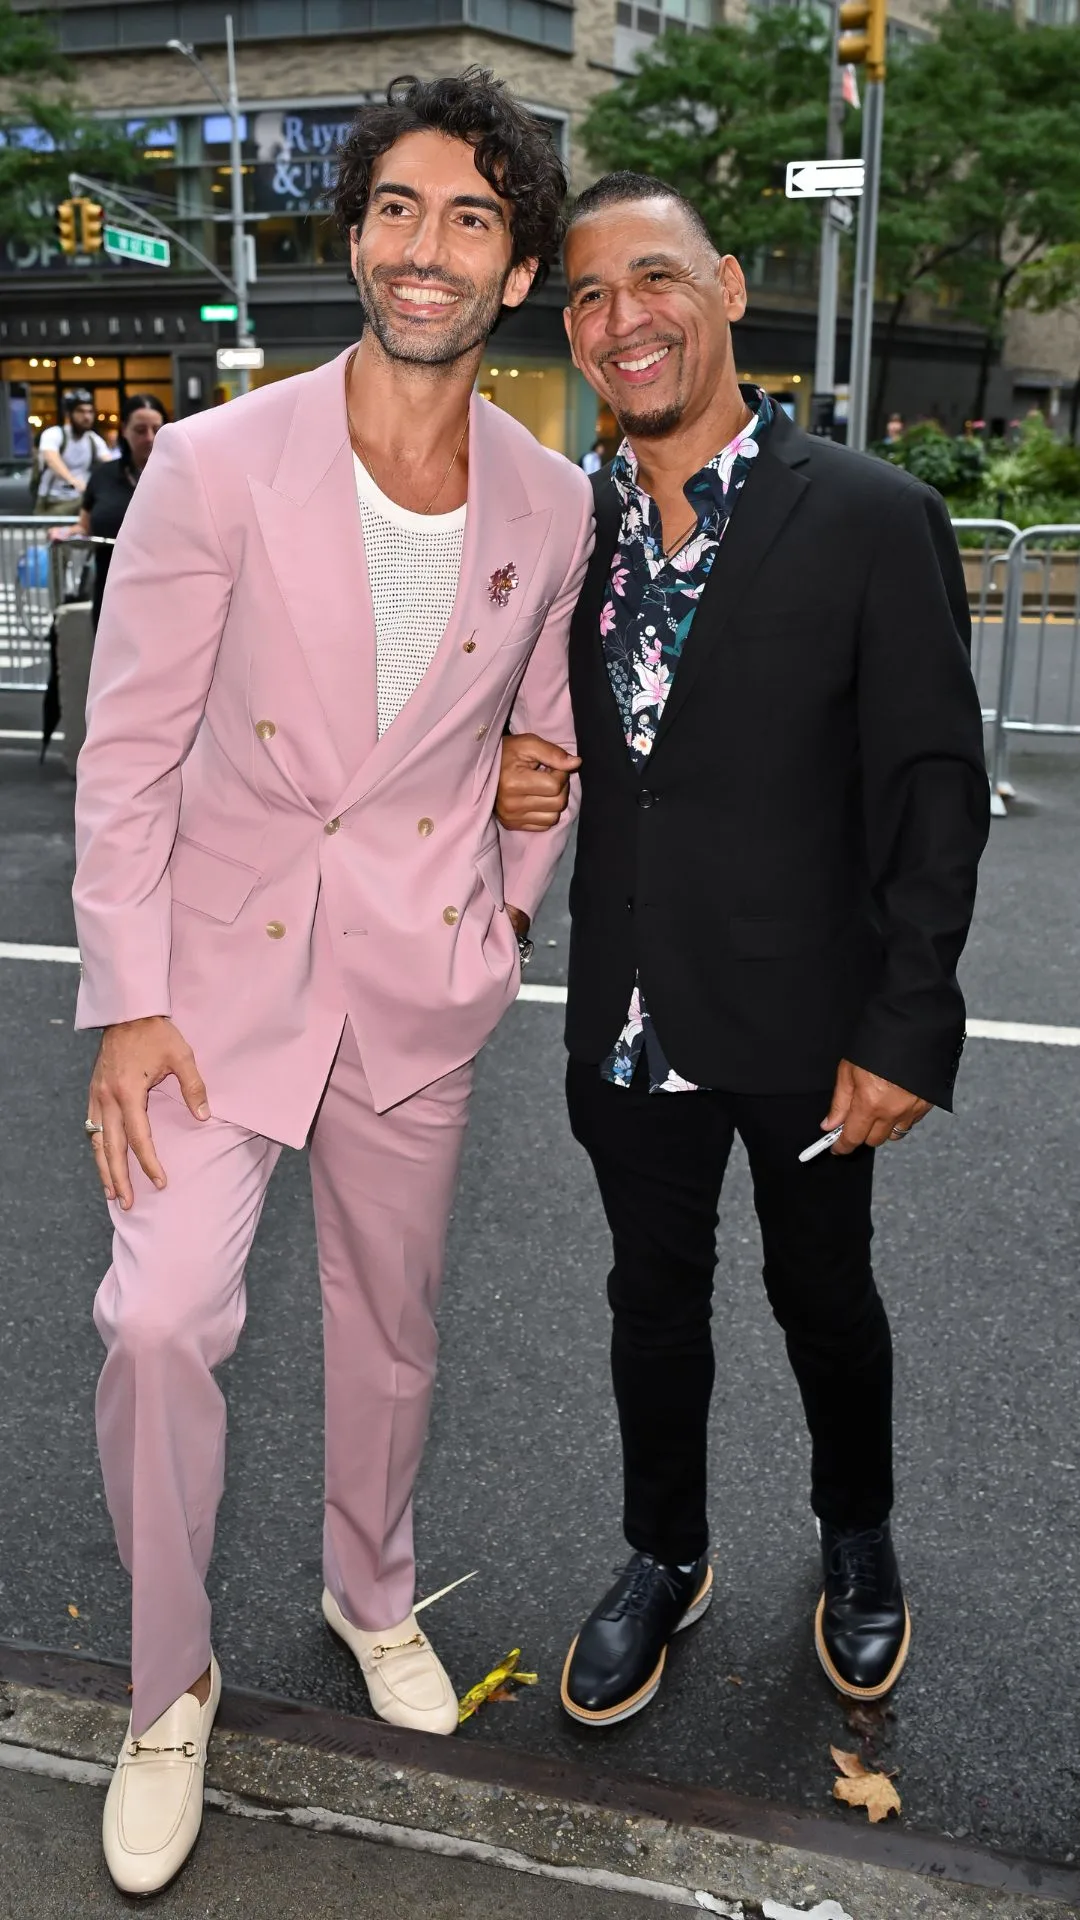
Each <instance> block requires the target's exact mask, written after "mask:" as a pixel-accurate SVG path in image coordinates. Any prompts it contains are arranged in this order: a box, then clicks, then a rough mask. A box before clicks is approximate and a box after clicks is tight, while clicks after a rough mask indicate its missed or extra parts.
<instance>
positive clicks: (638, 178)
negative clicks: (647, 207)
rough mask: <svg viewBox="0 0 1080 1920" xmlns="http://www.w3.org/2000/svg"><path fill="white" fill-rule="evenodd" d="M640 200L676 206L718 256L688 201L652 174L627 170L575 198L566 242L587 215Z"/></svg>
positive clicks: (597, 182)
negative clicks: (656, 201) (664, 202)
mask: <svg viewBox="0 0 1080 1920" xmlns="http://www.w3.org/2000/svg"><path fill="white" fill-rule="evenodd" d="M643 200H654V201H655V200H663V201H666V202H667V203H668V205H669V206H674V207H677V208H678V210H679V212H680V213H681V215H682V217H683V219H684V220H685V221H686V223H687V225H688V226H689V227H690V229H691V231H692V233H693V234H694V236H695V238H696V239H697V240H699V241H700V242H701V244H702V245H703V246H704V247H705V248H706V249H707V251H708V252H709V253H710V254H712V255H714V256H716V255H717V248H716V246H715V244H714V242H713V237H712V234H711V233H710V232H709V229H708V227H707V226H706V224H705V221H704V220H703V218H702V216H701V214H700V213H699V212H698V210H697V208H696V207H695V206H694V205H693V203H692V202H691V201H689V200H687V199H686V198H685V196H684V195H683V194H681V193H680V192H679V191H678V189H677V188H676V187H672V186H669V185H668V182H667V181H666V180H658V179H657V178H656V175H655V174H651V173H631V172H629V170H625V171H623V172H620V173H605V174H601V176H600V179H599V180H594V182H593V184H592V186H591V187H586V189H585V191H584V193H581V194H579V195H578V197H577V199H576V200H575V202H574V207H573V211H572V213H571V215H570V218H569V220H568V221H567V227H566V234H567V239H569V236H570V234H571V232H572V231H573V229H574V228H575V227H576V226H577V225H578V223H579V222H580V221H582V220H587V219H588V218H589V215H590V214H593V213H599V212H600V211H601V210H606V209H608V208H610V207H618V206H627V205H632V204H633V203H634V202H635V201H643Z"/></svg>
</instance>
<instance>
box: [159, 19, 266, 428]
mask: <svg viewBox="0 0 1080 1920" xmlns="http://www.w3.org/2000/svg"><path fill="white" fill-rule="evenodd" d="M165 44H166V46H167V47H168V48H169V49H170V50H171V52H173V53H179V54H182V55H183V57H184V59H185V60H188V61H190V62H191V65H192V66H193V67H194V68H195V70H196V72H197V73H199V74H201V76H202V78H203V80H204V81H205V83H206V85H207V87H209V89H210V92H211V93H212V94H213V96H214V99H215V100H216V101H217V102H218V105H219V106H221V107H224V109H225V112H226V113H227V115H228V117H229V171H230V173H231V175H232V179H231V183H230V184H231V188H232V196H231V204H232V279H233V290H234V292H235V294H236V344H237V346H238V347H247V346H250V345H251V342H250V340H249V338H248V271H247V264H248V262H247V234H246V232H245V228H244V174H243V167H242V164H241V158H240V96H239V93H238V91H237V85H236V43H235V40H234V38H233V19H232V14H231V13H227V14H226V16H225V51H226V59H227V63H228V65H227V70H228V97H227V98H226V96H225V94H223V93H222V91H221V88H220V87H219V86H218V84H217V81H216V80H215V79H214V76H213V74H212V73H210V72H209V71H208V70H207V68H206V67H205V66H204V65H203V63H202V61H201V60H200V58H199V56H198V54H197V53H196V51H195V48H194V47H193V46H192V44H191V41H190V40H167V41H166V43H165ZM237 379H238V384H239V387H240V392H241V393H247V391H248V387H249V384H250V381H249V376H248V371H247V368H246V367H241V368H240V369H239V371H238V375H237Z"/></svg>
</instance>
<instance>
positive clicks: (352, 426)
mask: <svg viewBox="0 0 1080 1920" xmlns="http://www.w3.org/2000/svg"><path fill="white" fill-rule="evenodd" d="M346 415H347V418H348V422H349V433H350V435H351V437H352V441H353V445H354V446H355V448H356V451H357V453H358V454H359V455H360V458H361V460H362V461H363V463H364V465H365V467H366V468H367V470H368V472H369V474H370V475H371V478H372V480H374V481H375V485H376V486H377V487H378V486H379V483H378V481H377V480H376V479H375V469H374V467H373V466H372V464H371V461H370V460H369V459H368V456H367V453H366V451H365V449H364V443H363V441H362V440H361V438H360V435H359V434H358V433H357V431H356V423H355V421H354V420H353V417H352V414H351V413H349V411H348V409H347V408H346ZM468 431H469V416H468V413H466V415H465V425H464V426H463V427H462V429H461V438H460V439H459V441H458V443H457V446H456V447H455V448H454V451H453V454H452V456H451V460H450V465H449V466H448V467H447V469H446V472H445V473H444V474H443V477H442V479H441V480H440V481H439V484H438V486H437V487H436V489H435V491H434V493H433V494H432V496H431V499H430V500H429V501H428V503H427V506H426V507H425V508H424V512H425V513H430V512H431V509H432V507H433V506H434V505H435V502H436V500H437V499H438V497H439V495H440V493H441V492H442V490H443V488H444V487H445V485H446V483H447V481H448V480H449V478H450V475H451V474H452V473H453V471H454V468H455V467H456V466H457V457H458V454H459V453H460V452H461V449H462V447H463V446H464V444H465V435H466V434H467V433H468ZM379 491H380V493H381V492H382V488H381V487H380V488H379Z"/></svg>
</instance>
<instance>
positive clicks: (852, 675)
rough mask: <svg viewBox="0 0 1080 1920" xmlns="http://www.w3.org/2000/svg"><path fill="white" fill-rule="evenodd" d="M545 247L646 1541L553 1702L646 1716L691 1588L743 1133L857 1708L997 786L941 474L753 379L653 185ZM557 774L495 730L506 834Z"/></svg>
mask: <svg viewBox="0 0 1080 1920" xmlns="http://www.w3.org/2000/svg"><path fill="white" fill-rule="evenodd" d="M566 269H567V279H568V283H569V306H568V308H567V313H566V322H567V330H568V333H569V336H570V341H571V346H572V350H573V356H574V360H575V362H576V364H577V366H578V367H579V368H580V369H581V371H582V373H583V374H584V375H585V377H586V379H587V380H588V381H589V382H590V384H591V385H592V386H593V388H594V389H595V390H596V392H597V393H598V394H599V395H600V396H601V398H602V399H604V400H605V401H607V403H608V404H609V405H610V407H611V408H612V410H613V412H614V413H615V415H616V418H617V419H618V420H619V422H620V425H621V427H622V429H623V432H624V434H625V439H624V441H623V444H622V446H621V448H620V450H619V453H618V455H617V456H616V458H615V460H614V462H613V463H612V464H611V465H610V466H608V467H606V468H605V469H604V470H603V471H602V472H601V473H598V474H597V475H595V476H594V479H593V486H594V490H595V494H596V520H597V538H596V548H595V552H594V555H593V559H592V563H591V566H590V569H589V572H588V575H587V577H586V581H585V586H584V589H583V592H582V596H581V600H580V602H579V605H578V609H577V613H576V615H575V620H574V624H573V628H572V631H571V638H570V684H571V691H572V694H573V702H574V713H575V720H576V726H577V737H578V750H579V753H580V755H581V776H580V777H581V818H580V825H579V831H578V847H577V861H576V865H575V869H574V877H573V882H572V886H571V912H572V917H573V931H572V937H571V950H570V976H569V1004H568V1008H567V1028H566V1037H567V1045H568V1047H569V1052H570V1062H569V1070H568V1078H567V1092H568V1099H569V1107H570V1117H571V1124H572V1127H573V1131H574V1134H575V1136H576V1138H577V1139H578V1140H579V1141H580V1142H581V1144H582V1145H583V1146H584V1148H585V1149H586V1151H587V1152H588V1154H589V1155H590V1157H591V1159H592V1163H593V1167H594V1170H595V1173H596V1178H597V1181H598V1184H599V1188H600V1194H601V1198H602V1201H603V1204H604V1208H605V1210H606V1213H607V1218H608V1222H609V1225H610V1228H611V1233H612V1239H613V1243H614V1265H613V1267H612V1270H611V1274H610V1278H609V1283H608V1290H609V1298H610V1302H611V1307H612V1311H613V1315H614V1325H613V1335H612V1371H613V1377H614V1386H615V1397H616V1401H617V1405H618V1412H619V1422H620V1427H621V1432H622V1442H623V1456H624V1470H625V1510H624V1526H625V1532H626V1537H627V1540H628V1542H629V1545H630V1547H631V1549H632V1557H631V1559H630V1562H629V1564H628V1566H627V1568H626V1570H625V1572H624V1573H623V1574H622V1575H621V1576H620V1578H619V1579H618V1581H617V1582H616V1584H615V1586H614V1587H612V1588H611V1590H610V1592H608V1593H607V1594H606V1595H605V1597H604V1598H603V1600H602V1601H601V1602H600V1604H599V1606H598V1607H597V1608H596V1609H595V1611H594V1612H593V1613H592V1615H591V1616H590V1617H589V1619H588V1620H587V1621H586V1623H585V1625H584V1626H583V1628H582V1630H581V1632H580V1634H579V1635H578V1637H577V1639H576V1640H575V1642H574V1644H573V1645H572V1647H571V1649H570V1653H569V1654H568V1656H567V1662H566V1667H565V1670H564V1674H563V1683H562V1700H563V1705H564V1707H565V1708H566V1710H567V1712H568V1713H570V1714H572V1715H573V1717H574V1718H575V1719H576V1720H579V1721H582V1722H584V1723H586V1724H588V1725H594V1726H602V1725H607V1724H610V1723H611V1722H613V1721H616V1720H621V1719H625V1718H626V1717H628V1716H629V1715H630V1714H632V1713H636V1712H637V1711H639V1709H640V1708H641V1707H643V1706H644V1705H645V1704H646V1703H647V1702H648V1701H649V1700H650V1699H651V1698H652V1696H653V1694H654V1693H655V1692H656V1690H657V1687H658V1686H659V1684H660V1680H661V1677H662V1673H663V1667H664V1660H665V1655H666V1649H667V1644H668V1641H669V1639H670V1637H671V1635H672V1634H673V1633H675V1632H676V1631H678V1629H679V1628H680V1627H683V1626H686V1625H688V1624H689V1623H690V1622H691V1621H692V1620H695V1619H697V1618H698V1617H699V1615H700V1614H701V1613H703V1612H704V1610H705V1608H706V1606H707V1605H708V1602H709V1599H710V1596H711V1586H712V1570H711V1568H710V1566H709V1562H708V1559H707V1552H706V1549H707V1538H708V1536H707V1522H706V1484H705V1477H706V1429H707V1420H708V1408H709V1398H710V1393H711V1389H712V1384H713V1373H714V1360H713V1350H712V1342H711V1335H710V1324H709V1323H710V1300H711V1294H712V1282H713V1270H714V1267H715V1264H716V1247H715V1232H716V1225H717V1203H718V1199H719V1194H720V1187H721V1182H722V1180H723V1175H724V1168H725V1163H726V1161H727V1158H728V1155H729V1153H730V1149H731V1146H732V1143H733V1140H734V1137H735V1135H736V1134H738V1135H739V1136H740V1137H741V1139H742V1141H743V1143H744V1146H745V1147H746V1150H747V1154H748V1157H749V1162H750V1170H751V1175H752V1178H753V1185H754V1199H755V1205H756V1208H757V1213H758V1219H759V1222H760V1225H761V1234H762V1241H763V1245H764V1254H765V1264H764V1278H765V1286H766V1290H767V1293H768V1298H769V1302H770V1305H771V1307H772V1310H773V1312H774V1314H775V1316H776V1318H777V1320H778V1321H779V1323H780V1325H781V1327H782V1328H783V1330H784V1334H785V1336H786V1342H787V1350H788V1355H789V1358H790V1361H791V1365H792V1368H793V1370H794V1373H795V1377H796V1380H797V1382H798V1386H799V1390H800V1392H801V1395H802V1400H803V1406H804V1409H805V1414H806V1419H807V1424H808V1427H809V1430H810V1438H811V1450H812V1465H811V1498H812V1506H813V1510H814V1512H815V1514H816V1516H817V1519H818V1522H819V1527H820V1533H821V1544H822V1556H823V1568H824V1583H823V1592H822V1596H821V1600H820V1602H819V1605H818V1609H817V1614H816V1618H815V1643H816V1646H817V1651H818V1654H819V1657H820V1659H821V1662H822V1665H823V1667H824V1668H825V1671H826V1673H827V1674H828V1675H829V1678H830V1679H831V1680H832V1681H833V1682H834V1684H835V1685H836V1686H838V1687H839V1688H840V1689H841V1690H842V1691H843V1692H844V1693H846V1694H849V1695H852V1696H854V1697H856V1698H860V1699H877V1698H879V1697H881V1696H882V1695H884V1694H886V1693H887V1692H888V1691H889V1689H890V1688H891V1687H892V1686H893V1685H894V1684H895V1681H896V1679H897V1678H898V1676H899V1673H900V1671H901V1668H902V1667H903V1664H904V1661H905V1659H906V1656H907V1650H908V1644H909V1640H910V1633H911V1627H910V1619H909V1616H908V1611H907V1606H906V1603H905V1600H904V1596H903V1591H902V1587H901V1582H900V1575H899V1571H898V1568H897V1563H896V1557H895V1553H894V1549H893V1543H892V1538H891V1534H890V1522H889V1514H890V1510H891V1507H892V1500H893V1486H892V1352H891V1343H890V1335H889V1323H888V1320H887V1318H886V1314H885V1309H884V1306H883V1305H882V1302H881V1299H880V1296H879V1294H878V1291H877V1288H876V1286H875V1283H874V1277H873V1272H872V1268H871V1263H870V1240H871V1232H872V1227H871V1213H870V1197H871V1182H872V1179H873V1170H874V1152H873V1149H875V1148H879V1147H881V1146H883V1145H885V1144H886V1143H887V1142H895V1141H900V1140H902V1139H903V1138H904V1136H905V1135H906V1134H907V1133H908V1132H910V1130H911V1128H912V1127H913V1126H915V1125H917V1124H918V1122H919V1121H921V1120H922V1118H923V1117H924V1115H925V1114H927V1113H928V1112H929V1111H930V1109H931V1107H944V1108H946V1109H949V1108H950V1107H951V1103H952V1089H953V1081H954V1079H955V1076H956V1070H957V1066H958V1063H959V1060H960V1052H961V1048H962V1046H963V1040H964V1002H963V999H962V996H961V993H960V989H959V987H958V985H957V980H956V966H957V961H958V959H959V956H960V953H961V951H962V949H963V945H964V941H965V939H966V936H967V932H968V927H969V924H970V920H971V913H972V908H973V904H974V898H975V883H976V872H977V867H978V862H979V856H980V854H981V852H982V849H983V846H984V844H985V841H986V835H987V829H988V817H989V808H988V790H987V781H986V775H985V772H984V768H983V754H982V727H981V720H980V712H979V702H978V699H977V697H976V694H975V689H974V686H973V684H972V678H971V672H970V666H969V648H970V622H969V618H968V607H967V598H966V594H965V589H964V579H963V574H962V570H961V566H960V561H959V557H958V555H957V550H956V543H955V540H954V538H953V534H952V529H951V527H950V525H949V518H948V514H947V512H946V510H945V507H944V504H943V503H942V501H941V499H940V498H939V497H938V495H937V494H936V493H934V492H933V491H932V490H931V489H930V488H929V487H926V486H923V485H921V484H920V483H919V482H917V481H915V480H912V479H911V478H910V477H909V476H908V475H907V474H905V473H902V472H900V471H899V470H898V469H897V468H895V467H893V466H890V465H887V464H886V463H885V462H883V461H880V460H877V459H874V458H868V457H865V456H863V455H858V454H854V453H851V452H849V451H847V450H846V449H844V448H842V447H838V446H834V445H833V444H832V442H830V441H826V440H819V439H812V438H811V437H810V436H808V435H807V434H805V433H803V432H801V431H800V430H799V429H798V428H797V427H795V426H793V425H792V424H791V422H790V421H789V420H788V419H787V418H786V416H785V415H784V414H783V413H782V412H781V411H780V410H779V409H778V408H774V407H773V406H772V405H771V403H770V402H769V401H768V399H767V397H766V396H765V395H764V394H763V393H761V392H760V391H759V390H757V389H754V388H742V389H740V387H739V384H738V382H737V379H736V374H735V360H734V355H733V351H732V341H731V332H730V327H731V323H732V322H733V321H736V320H738V319H739V318H740V317H741V315H742V313H743V311H744V309H745V304H746V291H745V284H744V281H743V276H742V273H741V271H740V269H739V266H738V263H737V262H736V261H735V260H734V259H733V258H732V257H731V256H724V257H720V256H719V255H718V254H717V252H716V249H715V248H714V246H713V244H712V242H711V240H710V238H709V235H708V233H707V231H706V229H705V228H704V226H703V224H702V222H701V221H700V219H699V217H698V216H697V215H696V213H695V212H694V210H693V209H692V208H691V207H689V206H688V205H687V204H686V203H685V202H684V201H682V200H681V199H680V198H679V196H678V195H677V194H676V193H675V192H674V191H673V190H671V189H669V188H667V187H665V186H664V185H663V184H662V183H660V182H657V181H656V180H653V179H650V178H648V177H645V176H641V175H635V174H615V175H609V176H607V177H606V178H605V179H604V180H601V181H599V182H598V183H597V185H596V186H594V187H592V188H590V189H589V190H588V191H587V192H586V193H584V194H583V195H582V197H581V198H580V199H579V200H578V202H577V205H576V208H575V210H574V213H573V216H572V220H571V224H570V229H569V233H568V239H567V248H566ZM575 764H576V762H573V761H570V760H569V758H568V756H566V755H565V754H561V753H560V751H559V749H558V748H556V747H553V746H549V745H548V744H547V743H545V742H542V741H539V740H536V739H534V738H532V737H523V738H519V739H517V740H508V742H507V743H506V750H505V756H504V777H503V785H502V793H501V802H500V811H501V817H502V819H503V821H504V823H505V824H506V825H508V826H516V827H521V828H526V829H533V830H537V829H542V828H544V827H545V826H548V825H550V824H551V822H552V821H553V820H554V819H555V818H557V817H558V813H559V811H560V810H561V807H562V806H563V805H564V804H565V799H566V788H567V783H568V779H569V769H570V768H571V767H572V766H573V765H575ZM834 1128H842V1132H840V1134H839V1136H838V1138H837V1139H836V1141H835V1144H833V1146H832V1148H831V1151H829V1152H825V1153H822V1154H819V1155H818V1156H816V1157H815V1158H814V1159H813V1160H811V1161H810V1162H808V1163H806V1162H801V1161H800V1158H799V1156H800V1152H801V1151H802V1150H803V1149H805V1148H806V1147H807V1146H808V1145H809V1144H810V1143H811V1142H812V1141H814V1140H815V1138H820V1135H821V1132H822V1131H823V1130H828V1131H831V1130H832V1129H834Z"/></svg>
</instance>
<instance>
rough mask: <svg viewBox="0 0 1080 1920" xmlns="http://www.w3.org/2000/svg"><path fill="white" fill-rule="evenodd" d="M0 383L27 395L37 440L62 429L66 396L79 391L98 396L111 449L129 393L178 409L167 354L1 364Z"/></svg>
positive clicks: (100, 425) (34, 358)
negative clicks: (50, 430) (48, 429)
mask: <svg viewBox="0 0 1080 1920" xmlns="http://www.w3.org/2000/svg"><path fill="white" fill-rule="evenodd" d="M0 382H5V383H8V384H10V385H11V386H14V387H16V388H21V389H22V390H23V391H24V392H25V394H26V399H27V406H28V418H29V426H30V429H31V432H32V433H33V435H34V438H35V439H36V438H37V435H38V434H39V433H40V432H41V430H42V428H43V427H54V426H57V425H58V424H60V423H62V421H63V418H64V405H63V402H64V395H65V393H70V392H71V391H72V390H73V389H76V388H78V389H85V390H86V392H87V393H89V394H91V395H92V397H93V402H94V414H95V418H96V424H97V429H98V432H99V433H100V434H101V435H102V436H103V437H104V438H105V439H106V440H108V441H109V444H110V445H112V443H113V441H114V439H115V437H116V434H117V432H118V430H119V426H120V410H121V406H122V404H123V401H124V399H125V397H126V396H127V395H128V394H129V393H152V394H153V395H154V397H155V399H158V400H160V401H161V404H162V406H163V407H164V409H165V412H166V413H167V414H169V415H171V413H172V407H173V397H172V394H173V382H172V361H171V359H170V358H169V356H168V355H167V354H139V355H136V354H123V355H119V356H116V357H106V356H103V355H101V354H72V355H71V356H70V357H69V358H64V359H56V358H54V357H42V356H39V355H37V354H31V355H30V356H29V358H22V359H15V358H12V359H4V360H0Z"/></svg>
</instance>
